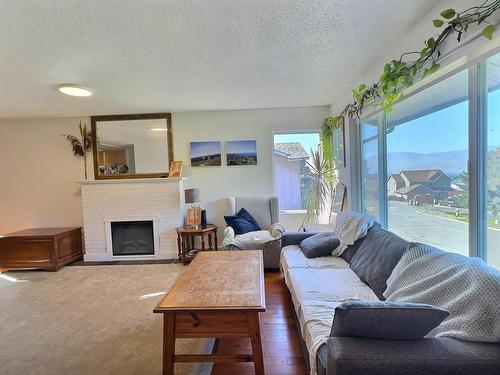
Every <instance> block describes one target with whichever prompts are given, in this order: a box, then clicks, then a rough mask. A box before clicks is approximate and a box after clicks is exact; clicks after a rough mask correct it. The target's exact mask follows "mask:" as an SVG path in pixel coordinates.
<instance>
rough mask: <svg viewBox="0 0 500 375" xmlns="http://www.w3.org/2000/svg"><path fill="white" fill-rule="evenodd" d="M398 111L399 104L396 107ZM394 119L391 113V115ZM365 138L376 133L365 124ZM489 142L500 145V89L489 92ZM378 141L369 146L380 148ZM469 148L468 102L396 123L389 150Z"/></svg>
mask: <svg viewBox="0 0 500 375" xmlns="http://www.w3.org/2000/svg"><path fill="white" fill-rule="evenodd" d="M394 110H395V111H397V106H396V107H395V109H394ZM389 121H390V115H389ZM364 129H365V137H366V136H370V135H373V134H375V132H374V127H366V126H365V127H364ZM488 145H489V146H500V90H497V91H494V92H491V93H489V94H488ZM376 147H377V146H376V142H371V145H370V146H369V147H367V149H365V151H366V154H365V155H369V154H372V153H373V152H375V151H376ZM466 149H468V102H467V101H464V102H461V103H458V104H455V105H452V106H450V107H448V108H445V109H442V110H440V111H436V112H433V113H430V114H428V115H426V116H422V117H419V118H417V119H415V120H411V121H408V122H405V123H403V124H400V125H398V126H396V128H395V130H394V131H393V132H391V133H390V134H389V135H388V137H387V152H388V153H391V152H415V153H420V154H430V153H435V152H448V151H458V150H466Z"/></svg>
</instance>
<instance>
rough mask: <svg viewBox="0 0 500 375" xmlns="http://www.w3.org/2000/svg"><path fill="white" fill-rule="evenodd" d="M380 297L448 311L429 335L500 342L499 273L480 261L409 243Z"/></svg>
mask: <svg viewBox="0 0 500 375" xmlns="http://www.w3.org/2000/svg"><path fill="white" fill-rule="evenodd" d="M384 296H385V297H387V301H404V302H415V303H427V304H431V305H435V306H437V307H439V308H441V309H443V310H447V311H449V312H450V315H449V316H448V318H446V319H445V320H444V321H443V322H442V323H441V324H440V325H439V326H438V327H436V328H435V329H434V330H432V331H431V332H430V333H429V335H428V337H441V336H444V337H454V338H457V339H462V340H467V341H479V342H498V341H500V272H498V271H497V270H495V269H493V268H491V267H488V266H487V265H486V264H485V263H484V262H483V261H482V260H480V259H478V258H468V257H464V256H462V255H458V254H453V253H448V252H444V251H442V250H439V249H436V248H433V247H431V246H427V245H423V244H412V245H410V247H409V249H408V250H407V251H406V252H405V254H404V255H403V257H402V258H401V260H400V261H399V263H398V264H397V265H396V267H395V268H394V270H393V272H392V274H391V276H390V277H389V279H388V280H387V289H386V291H385V292H384Z"/></svg>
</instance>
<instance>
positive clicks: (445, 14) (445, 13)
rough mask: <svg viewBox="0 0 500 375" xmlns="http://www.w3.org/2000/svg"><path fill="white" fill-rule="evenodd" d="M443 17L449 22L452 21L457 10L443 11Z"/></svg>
mask: <svg viewBox="0 0 500 375" xmlns="http://www.w3.org/2000/svg"><path fill="white" fill-rule="evenodd" d="M440 14H441V17H443V18H446V19H447V20H451V19H452V18H453V17H455V14H456V12H455V9H451V8H450V9H446V10H443V11H442V12H441V13H440Z"/></svg>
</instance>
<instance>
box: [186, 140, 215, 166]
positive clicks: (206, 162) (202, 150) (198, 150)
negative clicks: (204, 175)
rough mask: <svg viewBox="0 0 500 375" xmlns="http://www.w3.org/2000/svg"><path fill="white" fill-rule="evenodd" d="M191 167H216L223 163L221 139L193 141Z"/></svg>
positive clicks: (191, 145)
mask: <svg viewBox="0 0 500 375" xmlns="http://www.w3.org/2000/svg"><path fill="white" fill-rule="evenodd" d="M189 146H190V147H189V150H190V153H191V167H214V166H217V167H218V166H220V165H221V147H220V141H208V142H191V143H190V145H189Z"/></svg>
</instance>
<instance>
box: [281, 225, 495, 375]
mask: <svg viewBox="0 0 500 375" xmlns="http://www.w3.org/2000/svg"><path fill="white" fill-rule="evenodd" d="M313 234H314V233H286V234H285V235H284V237H283V238H282V252H281V260H280V268H281V271H282V273H283V276H284V279H285V283H286V285H287V287H288V289H289V292H290V297H291V300H292V303H293V305H294V312H295V316H296V321H297V326H298V329H299V332H300V335H301V337H302V344H303V348H304V350H305V357H306V360H307V363H308V365H312V367H313V373H317V374H320V375H355V374H363V375H372V374H384V375H393V374H394V375H404V374H464V375H465V374H488V375H493V374H497V375H498V374H500V344H495V343H477V342H467V341H462V340H457V339H453V338H441V337H440V338H425V339H421V340H413V341H393V340H380V339H368V338H359V337H329V336H330V330H331V325H332V320H333V311H334V309H335V307H336V306H338V305H339V304H340V303H342V302H345V301H346V300H349V299H350V298H352V299H353V300H360V299H361V300H374V301H376V300H379V297H377V294H379V293H378V291H374V290H372V289H371V288H370V287H369V286H368V285H366V284H365V283H364V282H363V281H361V279H360V278H359V277H358V276H357V275H356V273H354V272H353V271H352V270H351V269H350V263H351V262H353V261H359V259H357V260H356V252H357V250H358V249H359V248H360V246H361V245H362V244H363V242H364V241H370V244H371V246H372V247H373V248H374V249H377V251H383V249H386V248H388V242H392V241H395V242H394V243H397V244H398V246H400V247H401V246H404V242H401V241H404V240H402V239H400V238H399V237H397V236H396V235H394V234H392V233H390V232H387V231H384V230H383V229H381V228H378V227H375V229H374V228H372V229H371V230H370V231H368V234H367V236H366V237H364V238H362V239H360V240H358V241H357V242H356V243H355V244H354V245H352V246H350V247H349V248H348V249H347V250H346V251H345V252H344V254H342V257H333V256H326V257H320V258H312V259H308V258H306V257H305V256H304V255H303V253H302V252H301V250H300V248H299V247H298V244H299V243H300V241H302V240H303V239H304V238H307V237H308V236H311V235H313ZM393 237H394V238H393ZM360 254H361V252H360ZM400 257H401V254H398V253H397V251H394V250H393V254H391V256H390V257H389V258H387V259H388V260H386V261H384V262H380V265H379V266H380V274H381V275H373V274H370V275H367V277H371V278H373V277H374V276H375V277H379V279H378V280H377V282H379V283H380V282H381V280H382V281H383V279H384V278H387V277H388V276H389V275H390V273H391V271H392V269H393V268H394V267H395V265H396V263H397V261H398V259H399V258H400ZM364 261H366V262H377V260H376V259H371V260H370V259H365V260H364ZM379 261H380V259H379ZM358 273H359V272H358ZM372 273H373V272H372ZM365 282H366V280H365ZM499 297H500V296H499ZM312 353H316V354H315V355H314V354H313V355H312Z"/></svg>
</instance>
